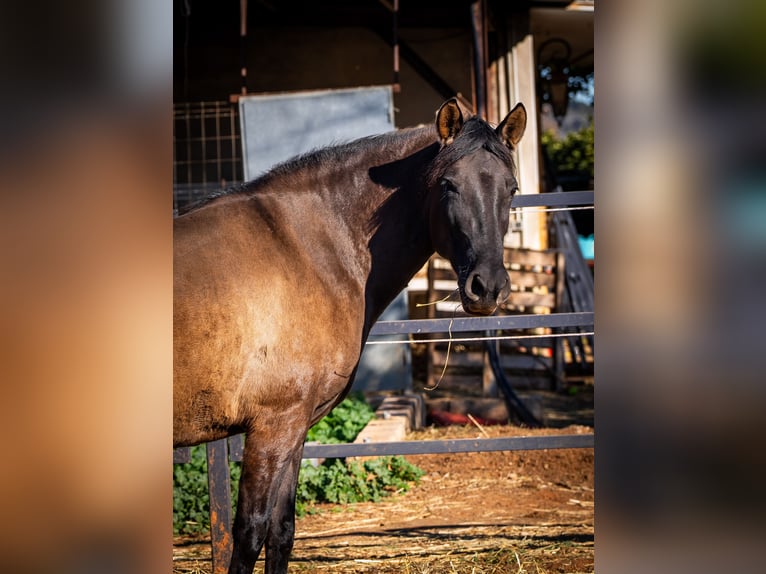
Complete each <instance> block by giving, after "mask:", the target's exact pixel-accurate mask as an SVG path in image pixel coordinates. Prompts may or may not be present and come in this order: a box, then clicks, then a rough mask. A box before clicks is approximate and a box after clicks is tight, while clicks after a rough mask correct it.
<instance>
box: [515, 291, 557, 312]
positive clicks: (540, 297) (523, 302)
mask: <svg viewBox="0 0 766 574" xmlns="http://www.w3.org/2000/svg"><path fill="white" fill-rule="evenodd" d="M555 305H556V295H555V294H554V293H532V292H531V291H512V292H511V294H510V295H509V296H508V299H507V300H506V302H505V303H503V307H505V308H507V307H547V308H549V309H553V308H554V307H555Z"/></svg>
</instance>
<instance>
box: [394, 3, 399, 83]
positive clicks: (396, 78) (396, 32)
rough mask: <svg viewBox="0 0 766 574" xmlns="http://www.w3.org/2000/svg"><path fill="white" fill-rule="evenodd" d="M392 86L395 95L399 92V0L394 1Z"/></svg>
mask: <svg viewBox="0 0 766 574" xmlns="http://www.w3.org/2000/svg"><path fill="white" fill-rule="evenodd" d="M393 32H394V86H393V90H394V93H395V94H398V93H399V91H400V90H401V85H400V84H399V0H394V31H393Z"/></svg>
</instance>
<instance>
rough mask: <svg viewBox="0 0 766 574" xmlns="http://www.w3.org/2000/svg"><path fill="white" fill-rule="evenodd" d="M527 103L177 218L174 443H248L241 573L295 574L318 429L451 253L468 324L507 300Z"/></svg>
mask: <svg viewBox="0 0 766 574" xmlns="http://www.w3.org/2000/svg"><path fill="white" fill-rule="evenodd" d="M526 118H527V115H526V110H525V108H524V106H523V104H521V103H519V104H517V105H516V106H515V107H514V108H513V110H511V111H510V112H509V113H508V115H507V116H506V117H505V119H503V121H502V122H501V123H500V124H499V125H498V126H497V127H496V128H493V127H491V126H490V125H489V124H488V123H487V122H485V121H484V120H482V119H481V118H479V117H477V116H470V115H469V114H467V113H466V114H463V112H462V111H461V108H460V106H459V105H458V103H457V100H456V99H454V98H453V99H450V100H448V101H446V102H444V103H443V104H442V105H441V106H440V108H439V109H438V111H437V112H436V121H435V123H434V125H426V126H421V127H415V128H407V129H402V130H399V131H395V132H389V133H386V134H382V135H377V136H371V137H367V138H362V139H360V140H357V141H353V142H351V143H346V144H340V145H337V146H333V147H328V148H323V149H319V150H315V151H313V152H310V153H308V154H305V155H302V156H299V157H297V158H295V159H292V160H288V161H287V162H285V163H283V164H280V165H278V166H276V167H274V168H273V169H272V170H270V171H269V172H267V173H266V174H264V175H262V176H261V177H259V178H257V179H255V180H253V181H251V182H248V183H246V184H243V185H241V186H240V187H238V188H235V189H232V190H228V191H226V192H221V193H218V194H216V195H213V196H210V197H208V198H206V199H204V200H202V201H201V202H200V203H198V204H196V205H195V206H193V207H192V208H190V209H188V210H186V211H185V212H184V213H181V214H180V215H179V216H178V217H177V218H175V219H174V237H173V243H174V245H173V247H174V268H173V272H174V278H173V279H174V282H173V353H174V355H173V357H174V364H173V379H174V380H173V384H174V390H173V442H174V446H190V445H194V444H199V443H202V442H207V441H213V440H217V439H220V438H223V437H227V436H230V435H233V434H238V433H243V432H244V433H246V440H245V447H244V454H243V468H242V475H241V479H240V485H239V500H238V505H237V509H236V514H235V519H234V525H233V549H232V557H231V562H230V565H229V573H230V574H244V573H248V574H249V573H251V572H252V571H253V569H254V567H255V563H256V560H257V559H258V556H259V555H260V552H261V549H262V548H263V546H264V545H265V547H266V555H265V572H266V573H267V574H281V573H285V572H287V564H288V558H289V555H290V552H291V550H292V548H293V543H294V536H295V490H296V484H297V480H298V473H299V470H300V462H301V458H302V454H303V443H304V441H305V437H306V433H307V432H308V429H309V428H310V427H311V426H312V425H313V424H314V423H316V422H317V421H319V420H320V419H321V418H322V417H324V416H325V415H326V414H327V413H329V412H330V410H332V408H333V407H334V406H335V405H337V404H338V403H339V402H340V401H341V400H343V398H344V397H345V396H346V394H347V393H348V391H349V389H350V388H351V385H352V382H353V380H354V375H355V373H356V370H357V365H358V362H359V357H360V355H361V353H362V349H363V347H364V344H365V341H366V339H367V336H368V334H369V332H370V329H371V327H372V326H373V324H374V323H375V321H376V320H377V318H378V317H379V315H380V314H381V313H382V312H383V310H384V309H385V308H386V306H387V305H388V304H389V303H390V302H391V301H392V300H393V299H394V298H395V297H396V295H397V294H398V293H399V292H400V291H401V290H402V289H403V288H404V287H405V286H406V285H407V283H408V282H409V280H410V279H411V278H412V277H413V275H414V274H415V273H416V272H417V271H418V270H419V269H420V268H421V267H422V266H423V265H424V264H425V263H426V262H427V261H428V259H429V257H430V256H431V255H432V254H433V253H434V252H438V253H439V254H440V255H442V256H443V257H445V258H447V259H448V260H449V261H450V262H451V264H452V266H453V268H454V269H455V272H456V273H457V276H458V285H459V288H458V290H459V293H460V300H461V302H462V306H463V308H464V310H465V311H466V312H468V313H470V314H475V315H488V314H491V313H493V312H494V311H495V309H496V308H497V306H498V304H499V303H501V302H502V301H504V300H505V299H506V298H507V297H508V294H509V293H510V281H509V277H508V273H507V272H506V270H505V267H504V266H503V237H504V235H505V234H506V232H507V230H508V220H509V214H510V207H511V200H512V198H513V195H514V193H515V192H516V191H517V189H518V185H517V180H516V177H515V166H514V161H513V153H514V150H515V149H516V146H517V144H518V142H519V140H520V139H521V136H522V134H523V133H524V129H525V127H526Z"/></svg>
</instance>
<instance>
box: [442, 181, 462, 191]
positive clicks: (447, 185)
mask: <svg viewBox="0 0 766 574" xmlns="http://www.w3.org/2000/svg"><path fill="white" fill-rule="evenodd" d="M441 187H442V195H446V194H448V193H454V194H459V192H458V190H457V187H455V184H454V183H452V182H451V181H450V180H448V179H443V180H441Z"/></svg>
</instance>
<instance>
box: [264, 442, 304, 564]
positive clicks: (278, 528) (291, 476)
mask: <svg viewBox="0 0 766 574" xmlns="http://www.w3.org/2000/svg"><path fill="white" fill-rule="evenodd" d="M302 455H303V444H300V445H298V448H297V449H296V450H295V451H294V453H293V455H292V459H291V460H290V461H289V462H288V464H287V467H286V468H285V470H284V475H283V476H282V480H281V481H280V483H279V490H278V491H277V498H276V500H275V501H274V507H273V509H272V511H271V522H270V525H269V531H268V534H267V538H266V570H265V572H266V574H283V573H285V572H287V561H288V559H289V558H290V552H291V551H292V549H293V542H294V541H295V488H296V486H297V483H298V473H299V472H300V468H301V457H302Z"/></svg>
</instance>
